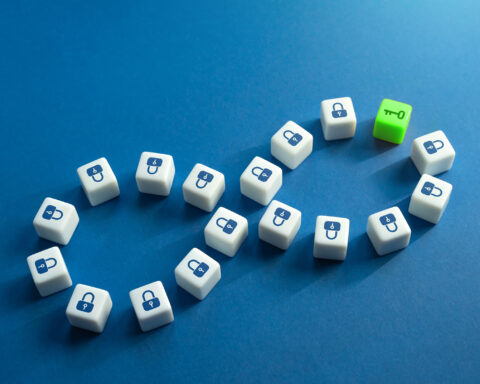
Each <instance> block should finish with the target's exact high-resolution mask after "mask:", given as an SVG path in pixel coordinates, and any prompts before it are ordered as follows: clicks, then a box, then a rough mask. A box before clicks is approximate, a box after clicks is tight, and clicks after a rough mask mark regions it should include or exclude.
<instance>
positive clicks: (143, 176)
mask: <svg viewBox="0 0 480 384" xmlns="http://www.w3.org/2000/svg"><path fill="white" fill-rule="evenodd" d="M174 176H175V165H174V163H173V157H172V156H170V155H164V154H160V153H153V152H143V153H142V155H141V156H140V161H139V163H138V167H137V173H136V174H135V180H136V181H137V186H138V190H139V191H140V192H142V193H149V194H151V195H158V196H168V195H169V194H170V189H171V188H172V183H173V178H174Z"/></svg>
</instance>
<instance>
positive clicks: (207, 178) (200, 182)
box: [195, 171, 213, 189]
mask: <svg viewBox="0 0 480 384" xmlns="http://www.w3.org/2000/svg"><path fill="white" fill-rule="evenodd" d="M212 180H213V175H212V174H211V173H208V172H207V171H200V172H199V173H198V176H197V182H196V183H195V185H196V186H197V188H199V189H203V188H205V187H206V186H207V184H208V183H210V182H211V181H212Z"/></svg>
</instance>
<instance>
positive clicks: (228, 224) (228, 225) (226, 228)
mask: <svg viewBox="0 0 480 384" xmlns="http://www.w3.org/2000/svg"><path fill="white" fill-rule="evenodd" d="M222 222H225V224H223V225H222V224H221V223H222ZM217 226H218V227H220V228H222V230H223V232H225V233H226V234H227V235H229V234H231V233H232V232H233V230H234V229H235V228H236V226H237V222H236V221H235V220H232V219H230V220H228V219H225V218H224V217H219V218H218V219H217Z"/></svg>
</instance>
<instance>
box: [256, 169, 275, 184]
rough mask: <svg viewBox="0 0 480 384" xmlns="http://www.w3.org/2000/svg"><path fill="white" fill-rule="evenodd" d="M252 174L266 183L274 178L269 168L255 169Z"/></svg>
mask: <svg viewBox="0 0 480 384" xmlns="http://www.w3.org/2000/svg"><path fill="white" fill-rule="evenodd" d="M252 174H253V175H254V176H256V177H257V179H258V180H260V181H262V182H265V181H267V180H268V179H269V178H270V176H272V171H271V170H270V169H268V168H261V167H253V168H252Z"/></svg>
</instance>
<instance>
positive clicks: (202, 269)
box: [188, 259, 210, 277]
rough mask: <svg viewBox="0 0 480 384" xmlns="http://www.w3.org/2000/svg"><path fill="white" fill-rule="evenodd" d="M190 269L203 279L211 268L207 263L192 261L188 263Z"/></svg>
mask: <svg viewBox="0 0 480 384" xmlns="http://www.w3.org/2000/svg"><path fill="white" fill-rule="evenodd" d="M188 268H190V269H191V270H192V271H193V274H194V275H195V276H198V277H202V276H203V275H204V274H205V273H206V272H207V271H208V269H209V268H210V267H209V266H208V265H207V264H206V263H201V262H199V261H198V260H195V259H192V260H190V261H189V262H188Z"/></svg>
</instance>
